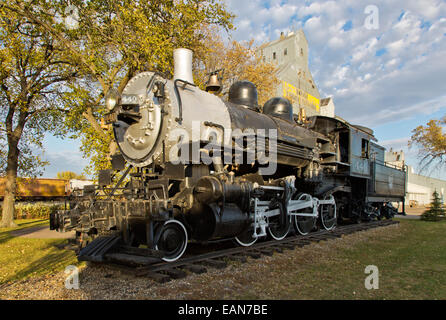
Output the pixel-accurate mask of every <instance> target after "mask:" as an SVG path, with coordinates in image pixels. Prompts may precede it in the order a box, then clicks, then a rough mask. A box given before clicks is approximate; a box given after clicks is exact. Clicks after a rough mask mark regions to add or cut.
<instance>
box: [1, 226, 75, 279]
mask: <svg viewBox="0 0 446 320" xmlns="http://www.w3.org/2000/svg"><path fill="white" fill-rule="evenodd" d="M15 223H16V224H18V227H16V228H0V284H4V283H6V282H9V281H14V280H21V279H25V278H28V277H30V276H37V275H46V274H51V273H53V272H55V271H59V270H64V269H65V267H66V266H68V265H70V264H77V259H76V255H75V254H74V252H73V251H69V250H60V249H58V248H56V247H55V245H56V244H60V243H63V242H64V241H66V240H64V239H27V238H20V237H13V236H12V235H11V234H10V232H11V231H13V230H18V229H23V228H30V227H38V226H46V225H48V224H49V222H48V220H47V219H44V220H43V219H23V220H15Z"/></svg>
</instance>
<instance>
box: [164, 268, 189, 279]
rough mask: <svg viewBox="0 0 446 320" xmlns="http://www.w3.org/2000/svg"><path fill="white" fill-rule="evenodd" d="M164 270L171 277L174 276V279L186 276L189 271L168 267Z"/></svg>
mask: <svg viewBox="0 0 446 320" xmlns="http://www.w3.org/2000/svg"><path fill="white" fill-rule="evenodd" d="M164 272H165V273H166V274H167V275H169V276H170V277H172V278H173V279H182V278H186V276H187V273H186V272H185V271H183V270H180V269H173V268H172V269H166V270H164Z"/></svg>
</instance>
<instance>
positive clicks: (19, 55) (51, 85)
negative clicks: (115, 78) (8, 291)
mask: <svg viewBox="0 0 446 320" xmlns="http://www.w3.org/2000/svg"><path fill="white" fill-rule="evenodd" d="M14 5H16V2H14V1H12V0H4V1H3V2H2V4H1V5H0V106H1V109H0V119H1V126H0V137H1V138H0V140H2V141H4V142H6V144H5V145H3V144H2V147H1V148H0V150H1V151H0V154H1V156H2V158H1V165H0V170H2V173H3V174H5V175H6V183H5V196H4V201H3V209H2V222H1V224H0V226H2V227H12V226H15V224H14V221H13V217H14V202H15V195H16V189H17V186H16V178H17V175H18V174H20V175H38V174H40V173H41V171H40V168H41V167H42V166H43V165H45V164H46V162H44V161H42V159H41V157H40V155H39V154H36V153H35V151H34V150H35V149H41V148H42V144H41V141H42V140H43V135H44V134H45V132H53V133H55V134H58V133H61V132H62V131H63V127H62V121H60V119H61V118H62V117H63V115H64V113H65V112H66V111H67V109H65V108H64V107H63V105H62V103H61V96H62V95H63V94H64V87H63V85H64V84H68V83H69V82H70V81H72V80H73V79H74V78H75V77H76V71H75V70H74V68H73V67H72V65H70V63H68V62H67V60H66V56H65V53H64V49H63V47H61V46H60V42H59V41H57V40H56V39H55V38H54V37H52V35H51V34H49V33H48V32H47V31H46V30H45V29H44V28H41V27H39V26H37V25H34V24H32V22H31V21H30V19H28V18H27V17H24V16H23V15H21V14H20V13H18V12H16V11H15V10H11V7H12V6H14ZM42 5H44V4H42Z"/></svg>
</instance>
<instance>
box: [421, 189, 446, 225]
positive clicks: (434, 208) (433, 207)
mask: <svg viewBox="0 0 446 320" xmlns="http://www.w3.org/2000/svg"><path fill="white" fill-rule="evenodd" d="M432 196H433V199H432V202H431V204H430V208H429V209H428V210H426V211H424V212H423V214H422V215H421V219H422V220H427V221H438V220H440V219H441V218H442V217H444V215H445V210H444V209H443V207H442V203H441V201H440V197H439V195H438V192H437V191H435V192H434V193H433V194H432Z"/></svg>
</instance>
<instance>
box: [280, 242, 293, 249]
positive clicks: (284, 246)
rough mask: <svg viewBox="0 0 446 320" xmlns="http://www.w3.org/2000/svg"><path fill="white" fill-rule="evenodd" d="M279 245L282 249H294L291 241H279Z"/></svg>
mask: <svg viewBox="0 0 446 320" xmlns="http://www.w3.org/2000/svg"><path fill="white" fill-rule="evenodd" d="M280 246H281V247H282V248H284V249H288V250H294V248H295V247H296V245H294V244H292V243H281V244H280Z"/></svg>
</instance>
